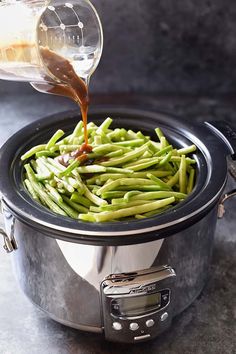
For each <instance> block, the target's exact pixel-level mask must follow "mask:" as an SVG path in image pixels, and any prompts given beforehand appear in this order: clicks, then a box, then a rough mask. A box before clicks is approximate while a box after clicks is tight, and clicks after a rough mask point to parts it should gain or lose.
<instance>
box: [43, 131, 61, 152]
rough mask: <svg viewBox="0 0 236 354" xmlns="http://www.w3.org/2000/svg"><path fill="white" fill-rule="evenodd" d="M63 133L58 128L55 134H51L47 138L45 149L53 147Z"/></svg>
mask: <svg viewBox="0 0 236 354" xmlns="http://www.w3.org/2000/svg"><path fill="white" fill-rule="evenodd" d="M64 134H65V133H64V132H63V130H61V129H59V130H58V131H57V132H56V133H55V134H53V136H52V137H51V139H50V140H49V142H48V143H47V145H46V149H45V150H49V149H50V148H51V147H53V146H54V145H55V144H56V142H57V141H58V140H59V139H61V137H62V136H63V135H64Z"/></svg>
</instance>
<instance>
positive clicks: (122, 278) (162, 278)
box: [101, 266, 176, 343]
mask: <svg viewBox="0 0 236 354" xmlns="http://www.w3.org/2000/svg"><path fill="white" fill-rule="evenodd" d="M175 277H176V274H175V272H174V270H173V269H172V268H171V267H169V266H163V267H159V268H151V269H149V270H146V271H145V270H143V271H139V272H136V273H135V272H132V273H122V274H112V275H110V276H109V277H107V278H106V279H105V280H104V281H103V282H102V284H101V296H102V305H103V321H104V331H105V336H106V338H107V339H108V340H113V341H119V342H124V343H134V342H138V341H144V340H148V339H151V338H154V337H156V336H157V335H158V334H159V333H161V332H162V331H164V330H165V329H167V328H168V327H169V325H170V323H171V320H172V304H173V301H172V300H173V296H174V280H175Z"/></svg>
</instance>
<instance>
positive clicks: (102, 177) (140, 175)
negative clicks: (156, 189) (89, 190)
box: [87, 170, 171, 184]
mask: <svg viewBox="0 0 236 354" xmlns="http://www.w3.org/2000/svg"><path fill="white" fill-rule="evenodd" d="M130 171H131V170H130ZM131 172H133V171H131ZM148 173H151V174H152V175H154V176H156V177H165V176H169V175H170V174H171V172H170V171H158V170H147V171H144V172H133V173H132V174H130V175H129V177H133V178H146V177H147V174H148ZM122 177H126V175H125V174H122V173H104V174H102V175H100V176H99V177H93V178H91V179H89V180H87V183H88V184H92V183H90V181H96V178H99V180H100V181H101V182H105V181H107V180H108V179H109V178H110V179H118V178H122Z"/></svg>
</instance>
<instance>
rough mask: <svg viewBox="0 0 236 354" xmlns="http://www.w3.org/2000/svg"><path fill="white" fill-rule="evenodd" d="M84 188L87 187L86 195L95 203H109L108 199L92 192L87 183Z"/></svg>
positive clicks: (99, 204)
mask: <svg viewBox="0 0 236 354" xmlns="http://www.w3.org/2000/svg"><path fill="white" fill-rule="evenodd" d="M84 189H85V193H84V195H85V197H86V198H88V199H89V200H90V201H91V202H92V203H93V204H95V205H98V206H101V205H105V204H107V201H106V200H104V199H102V198H99V197H98V196H96V195H95V194H93V193H91V192H90V190H89V189H88V188H87V187H86V186H85V185H84Z"/></svg>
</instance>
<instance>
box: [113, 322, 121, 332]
mask: <svg viewBox="0 0 236 354" xmlns="http://www.w3.org/2000/svg"><path fill="white" fill-rule="evenodd" d="M112 327H113V329H114V330H115V331H120V330H121V329H122V325H121V323H120V322H113V323H112Z"/></svg>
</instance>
